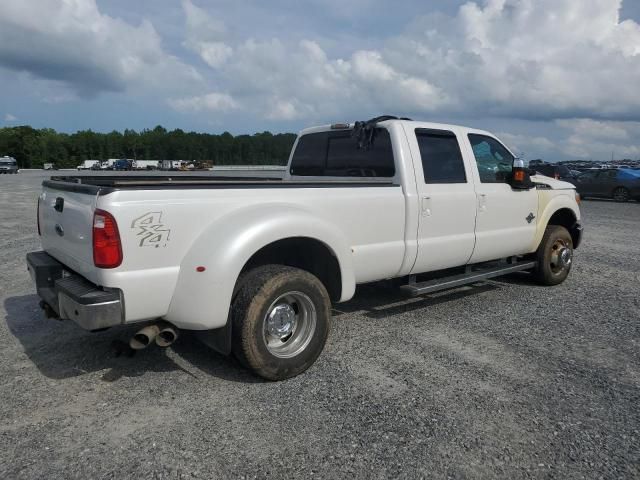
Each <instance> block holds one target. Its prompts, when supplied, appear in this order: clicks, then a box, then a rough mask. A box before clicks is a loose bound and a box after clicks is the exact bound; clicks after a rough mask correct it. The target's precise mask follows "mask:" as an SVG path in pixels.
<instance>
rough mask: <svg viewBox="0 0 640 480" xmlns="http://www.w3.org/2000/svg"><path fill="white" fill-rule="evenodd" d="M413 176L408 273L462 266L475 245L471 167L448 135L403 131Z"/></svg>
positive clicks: (422, 130)
mask: <svg viewBox="0 0 640 480" xmlns="http://www.w3.org/2000/svg"><path fill="white" fill-rule="evenodd" d="M405 129H406V131H405V133H406V136H407V138H408V140H409V144H410V148H411V155H412V158H413V163H414V170H415V174H416V182H417V192H418V201H419V211H420V218H419V221H418V254H417V257H416V261H415V264H414V266H413V268H412V270H411V273H422V272H429V271H433V270H440V269H443V268H450V267H456V266H461V265H465V264H466V263H467V262H468V261H469V258H470V257H471V253H472V252H473V246H474V243H475V234H474V228H475V221H476V195H475V191H474V187H473V177H472V175H471V172H472V168H471V167H472V165H470V164H469V162H468V160H466V159H465V158H464V156H463V155H462V151H461V148H460V143H459V141H458V135H457V134H456V132H454V131H451V130H439V129H438V130H435V129H431V128H416V129H413V130H409V129H408V127H405Z"/></svg>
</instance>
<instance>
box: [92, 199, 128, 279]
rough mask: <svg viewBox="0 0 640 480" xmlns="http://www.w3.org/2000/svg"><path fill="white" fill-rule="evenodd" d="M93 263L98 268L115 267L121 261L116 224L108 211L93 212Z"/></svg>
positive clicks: (120, 246)
mask: <svg viewBox="0 0 640 480" xmlns="http://www.w3.org/2000/svg"><path fill="white" fill-rule="evenodd" d="M93 263H94V265H95V266H96V267H98V268H116V267H118V266H120V264H121V263H122V245H121V243H120V232H119V231H118V224H117V223H116V219H115V218H113V215H111V214H110V213H109V212H105V211H104V210H100V209H96V211H95V212H94V213H93Z"/></svg>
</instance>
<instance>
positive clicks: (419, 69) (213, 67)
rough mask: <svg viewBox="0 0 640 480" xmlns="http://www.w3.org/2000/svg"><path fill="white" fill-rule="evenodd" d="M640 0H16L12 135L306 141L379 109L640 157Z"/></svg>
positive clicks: (4, 111) (1, 76) (557, 150)
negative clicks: (305, 135)
mask: <svg viewBox="0 0 640 480" xmlns="http://www.w3.org/2000/svg"><path fill="white" fill-rule="evenodd" d="M638 22H640V2H638V1H636V0H624V1H620V0H580V1H578V0H478V1H469V2H458V1H452V0H431V1H429V2H425V1H423V0H422V1H418V0H406V1H397V2H388V1H384V0H352V1H350V2H344V1H343V0H297V1H296V0H272V1H269V2H261V1H249V0H235V1H232V0H184V1H180V0H176V1H162V2H158V1H152V0H138V1H136V2H131V1H125V0H110V1H108V0H98V1H97V2H96V1H93V0H38V1H36V0H3V2H2V3H1V4H0V82H1V84H2V86H3V88H2V91H1V92H0V125H2V126H11V125H20V124H30V125H33V126H35V127H52V128H55V129H57V130H62V131H75V130H79V129H88V128H91V129H93V130H98V131H110V130H114V129H116V130H123V129H125V128H134V129H137V130H140V129H143V128H153V127H154V126H155V125H157V124H162V125H163V126H165V127H167V128H182V129H184V130H196V131H208V132H216V133H217V132H222V131H225V130H228V131H230V132H232V133H253V132H256V131H263V130H271V131H276V132H280V131H298V130H300V129H301V128H304V127H306V126H309V125H313V124H318V123H327V122H332V121H345V120H346V121H352V120H355V119H362V118H367V117H371V116H375V115H377V114H381V113H390V114H398V115H403V116H410V117H412V118H416V119H425V120H431V121H442V122H450V123H460V124H464V125H470V126H475V127H479V128H485V129H488V130H492V131H494V132H496V133H497V134H498V135H499V136H500V137H501V138H502V139H503V140H504V141H505V142H506V143H507V144H508V145H509V146H510V147H512V148H513V149H515V150H516V151H518V152H520V153H523V154H524V155H525V157H526V158H529V159H533V158H539V157H542V158H547V159H549V160H560V159H567V158H585V159H589V158H591V159H598V158H610V157H611V155H612V153H613V155H614V156H615V157H619V158H640V140H638V139H639V138H640V95H638V93H637V92H638V87H637V85H639V84H640V26H639V25H638Z"/></svg>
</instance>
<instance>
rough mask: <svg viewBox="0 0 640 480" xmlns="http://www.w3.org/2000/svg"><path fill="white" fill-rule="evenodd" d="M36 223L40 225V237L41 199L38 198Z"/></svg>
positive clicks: (39, 233)
mask: <svg viewBox="0 0 640 480" xmlns="http://www.w3.org/2000/svg"><path fill="white" fill-rule="evenodd" d="M36 222H37V223H38V235H42V233H41V232H40V197H38V201H37V202H36Z"/></svg>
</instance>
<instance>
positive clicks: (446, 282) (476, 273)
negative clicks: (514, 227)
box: [400, 261, 537, 297]
mask: <svg viewBox="0 0 640 480" xmlns="http://www.w3.org/2000/svg"><path fill="white" fill-rule="evenodd" d="M536 264H537V262H535V261H520V262H513V263H502V264H500V265H497V266H496V265H495V263H494V264H493V266H488V267H484V268H478V269H477V270H473V267H474V265H472V266H469V267H467V271H466V272H465V273H460V274H458V275H450V276H448V277H442V278H436V279H433V280H427V281H425V282H415V281H411V280H410V281H409V283H408V284H407V285H403V286H401V287H400V288H401V289H402V290H404V291H405V292H407V293H409V294H410V295H412V296H414V297H415V296H416V295H423V294H425V293H433V292H439V291H441V290H447V289H449V288H456V287H462V286H463V285H469V284H471V283H476V282H479V281H481V280H486V279H488V278H494V277H500V276H502V275H507V274H509V273H513V272H521V271H522V270H530V269H532V268H535V266H536ZM475 267H480V265H478V266H475ZM411 278H414V277H411Z"/></svg>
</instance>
